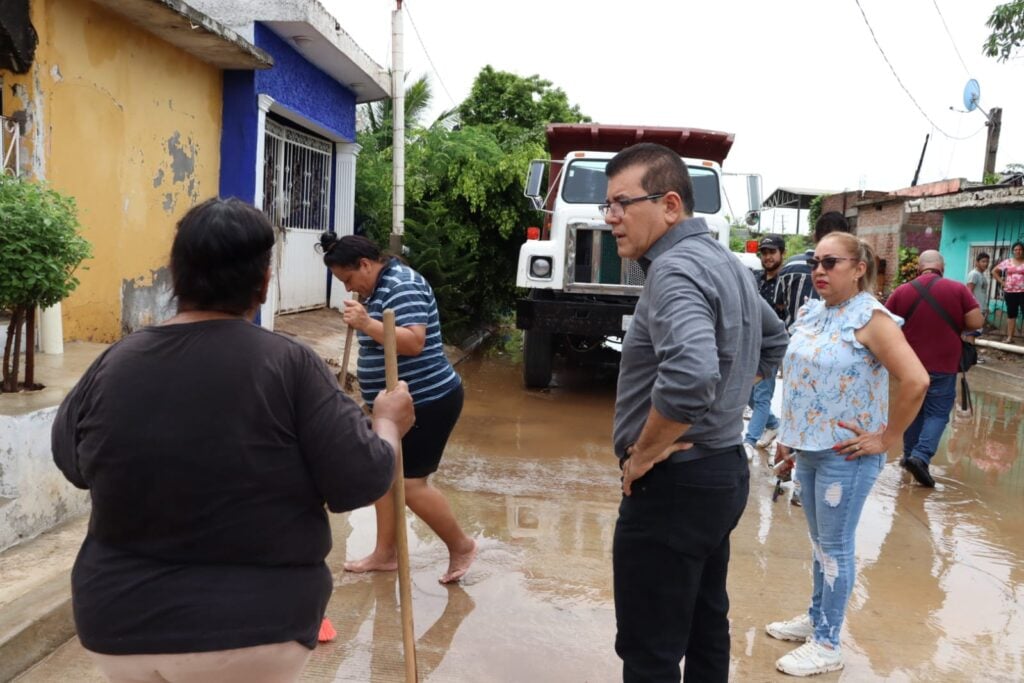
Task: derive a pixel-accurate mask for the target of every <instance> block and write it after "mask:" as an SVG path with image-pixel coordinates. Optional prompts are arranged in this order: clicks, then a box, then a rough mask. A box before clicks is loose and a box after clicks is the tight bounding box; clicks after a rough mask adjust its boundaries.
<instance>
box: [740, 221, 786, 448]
mask: <svg viewBox="0 0 1024 683" xmlns="http://www.w3.org/2000/svg"><path fill="white" fill-rule="evenodd" d="M785 255H786V243H785V242H784V241H783V239H782V238H781V237H780V236H778V235H769V236H768V237H765V238H764V239H762V240H761V243H760V245H759V248H758V256H759V257H760V259H761V273H760V274H759V275H757V288H758V292H759V293H760V294H761V298H762V299H764V300H765V301H767V302H768V303H769V304H770V305H771V306H772V307H773V308H775V307H776V306H777V305H778V294H777V292H776V289H777V288H778V284H779V278H778V274H779V268H780V267H781V266H782V259H783V258H784V257H785ZM775 311H776V313H778V315H779V319H782V318H784V317H785V311H784V310H783V309H782V307H781V306H779V307H778V308H775ZM774 395H775V376H774V375H773V376H771V377H765V378H764V379H762V380H761V381H760V382H757V383H756V384H754V388H753V389H751V391H750V402H749V404H748V405H749V406H750V408H751V415H750V422H748V423H747V433H746V434H745V435H744V437H743V449H744V450H745V451H746V453H747V459H748V460H751V461H753V460H754V458H755V457H757V449H758V448H767V447H768V446H769V445H771V442H772V441H774V440H775V435H776V434H778V433H779V419H778V418H777V417H775V415H773V414H772V397H773V396H774Z"/></svg>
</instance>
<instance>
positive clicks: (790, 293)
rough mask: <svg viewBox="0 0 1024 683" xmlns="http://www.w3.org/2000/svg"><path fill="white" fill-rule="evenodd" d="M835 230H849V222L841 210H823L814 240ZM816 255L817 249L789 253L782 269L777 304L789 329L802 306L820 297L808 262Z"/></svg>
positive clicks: (817, 222) (816, 226) (816, 241)
mask: <svg viewBox="0 0 1024 683" xmlns="http://www.w3.org/2000/svg"><path fill="white" fill-rule="evenodd" d="M833 232H850V224H849V222H848V221H847V220H846V218H844V217H843V214H841V213H839V212H838V211H829V212H827V213H824V214H822V215H821V216H820V217H819V218H818V220H817V221H816V222H815V223H814V243H815V244H817V243H818V242H820V241H821V240H822V239H823V238H824V237H825V236H826V235H828V234H831V233H833ZM813 257H814V250H813V249H808V250H807V251H805V252H804V253H802V254H797V255H795V256H792V257H790V258H789V260H788V261H786V263H785V264H783V266H782V269H781V270H779V275H778V278H779V284H778V288H777V290H776V291H777V294H778V297H779V299H778V302H777V308H778V310H781V311H784V312H785V315H784V317H783V322H785V323H786V329H789V328H791V327H792V326H793V323H794V322H796V315H797V312H798V311H799V310H800V307H801V306H803V305H804V304H805V303H807V302H808V301H810V300H811V299H817V298H818V293H817V291H815V289H814V283H813V279H812V277H811V269H810V267H808V265H807V260H808V259H810V258H813Z"/></svg>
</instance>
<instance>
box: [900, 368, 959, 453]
mask: <svg viewBox="0 0 1024 683" xmlns="http://www.w3.org/2000/svg"><path fill="white" fill-rule="evenodd" d="M928 376H929V377H930V378H931V384H930V385H929V386H928V393H927V394H925V397H924V403H923V404H922V405H921V410H920V411H919V412H918V413H917V417H915V418H914V421H913V422H911V423H910V426H909V427H907V431H905V432H903V456H904V457H914V458H920V459H921V460H923V461H924V462H925V463H930V462H931V461H932V456H934V455H935V451H937V450H939V441H941V440H942V433H943V432H945V431H946V425H947V424H948V423H949V414H950V413H951V412H953V405H954V404H955V403H956V373H953V374H951V375H950V374H947V373H944V372H929V373H928Z"/></svg>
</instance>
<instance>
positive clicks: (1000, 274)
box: [992, 242, 1024, 344]
mask: <svg viewBox="0 0 1024 683" xmlns="http://www.w3.org/2000/svg"><path fill="white" fill-rule="evenodd" d="M1011 252H1012V254H1013V256H1011V257H1010V258H1008V259H1003V260H1002V261H1000V262H999V265H998V266H996V267H995V270H993V272H992V277H994V278H995V280H996V282H998V283H999V285H1000V286H1001V287H1002V288H1003V296H1004V298H1005V299H1006V339H1004V340H1003V341H1005V342H1006V343H1007V344H1012V343H1013V337H1014V335H1015V334H1016V333H1017V317H1018V316H1019V315H1020V313H1021V311H1024V242H1014V243H1013V248H1012V249H1011Z"/></svg>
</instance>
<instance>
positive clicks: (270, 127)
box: [263, 118, 333, 313]
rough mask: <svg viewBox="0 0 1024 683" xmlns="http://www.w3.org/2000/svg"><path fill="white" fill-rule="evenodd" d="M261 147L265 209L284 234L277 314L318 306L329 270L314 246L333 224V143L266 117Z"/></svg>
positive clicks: (278, 282) (280, 250) (279, 253)
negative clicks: (264, 133) (327, 270)
mask: <svg viewBox="0 0 1024 683" xmlns="http://www.w3.org/2000/svg"><path fill="white" fill-rule="evenodd" d="M263 150H264V152H263V210H264V211H265V212H266V214H267V216H268V217H269V218H270V220H271V222H272V223H273V224H274V225H275V226H277V227H278V228H279V229H280V232H281V235H282V244H281V248H280V249H279V251H278V262H277V287H278V291H277V311H276V312H277V313H289V312H293V311H300V310H305V309H310V308H320V307H322V306H324V305H325V303H326V300H327V272H326V269H325V268H324V266H323V262H322V261H321V260H320V257H319V256H318V255H317V254H316V252H314V251H313V246H314V245H315V244H316V243H317V242H318V241H319V237H320V233H321V232H323V231H325V230H329V229H330V226H331V168H332V161H333V145H332V144H331V143H330V142H328V141H327V140H324V139H322V138H318V137H315V136H313V135H309V134H308V133H303V132H301V131H298V130H295V129H293V128H289V127H287V126H284V125H281V124H280V123H278V122H277V121H272V120H271V119H269V118H268V119H267V121H266V138H265V141H264V147H263Z"/></svg>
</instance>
